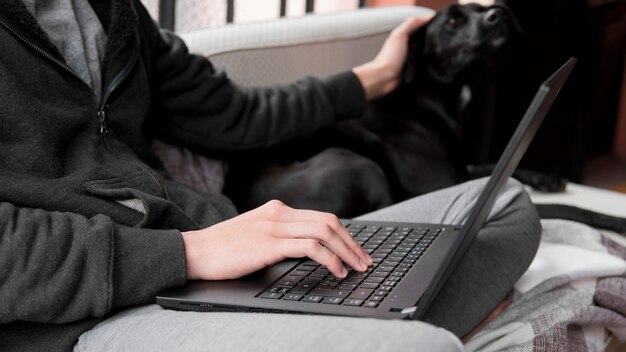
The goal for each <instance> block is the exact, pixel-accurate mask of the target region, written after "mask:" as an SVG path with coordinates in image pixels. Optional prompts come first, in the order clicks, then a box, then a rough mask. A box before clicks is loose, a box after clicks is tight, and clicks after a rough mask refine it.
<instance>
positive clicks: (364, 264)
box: [359, 259, 368, 270]
mask: <svg viewBox="0 0 626 352" xmlns="http://www.w3.org/2000/svg"><path fill="white" fill-rule="evenodd" d="M359 265H360V266H361V270H367V267H368V265H367V263H366V262H364V261H363V259H359Z"/></svg>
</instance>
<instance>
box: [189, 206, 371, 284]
mask: <svg viewBox="0 0 626 352" xmlns="http://www.w3.org/2000/svg"><path fill="white" fill-rule="evenodd" d="M183 242H184V245H185V256H186V259H187V278H188V279H203V280H224V279H235V278H239V277H242V276H244V275H247V274H250V273H252V272H255V271H257V270H259V269H262V268H264V267H266V266H269V265H272V264H274V263H277V262H279V261H281V260H284V259H287V258H300V257H309V258H310V259H312V260H314V261H316V262H318V263H320V264H322V265H324V266H325V267H327V268H328V270H330V272H331V273H332V274H333V275H335V276H337V277H345V276H346V275H347V273H348V272H347V270H346V268H345V267H344V266H343V265H342V263H341V261H342V260H343V261H344V262H345V263H346V264H348V265H350V266H351V267H352V268H353V269H355V270H358V271H365V270H366V269H367V267H368V266H369V265H371V264H372V259H371V258H370V256H369V255H368V254H367V253H365V252H364V251H363V249H362V248H361V247H360V246H359V245H358V243H356V241H354V239H353V238H352V236H350V233H349V232H348V231H347V230H346V228H345V227H344V226H343V225H342V224H341V222H340V221H339V219H338V218H337V217H336V216H334V215H332V214H328V213H322V212H317V211H312V210H297V209H293V208H290V207H288V206H286V205H285V204H283V203H281V202H280V201H276V200H274V201H270V202H268V203H266V204H265V205H263V206H261V207H259V208H257V209H254V210H252V211H249V212H247V213H244V214H241V215H239V216H237V217H234V218H232V219H230V220H226V221H224V222H221V223H218V224H216V225H213V226H211V227H208V228H205V229H202V230H198V231H189V232H183Z"/></svg>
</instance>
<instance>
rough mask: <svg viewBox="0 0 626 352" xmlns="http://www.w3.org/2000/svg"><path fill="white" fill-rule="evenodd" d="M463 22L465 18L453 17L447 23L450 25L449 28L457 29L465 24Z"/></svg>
mask: <svg viewBox="0 0 626 352" xmlns="http://www.w3.org/2000/svg"><path fill="white" fill-rule="evenodd" d="M463 21H464V18H463V17H461V16H451V17H450V18H448V20H447V21H446V25H448V26H449V27H457V26H459V25H461V24H463Z"/></svg>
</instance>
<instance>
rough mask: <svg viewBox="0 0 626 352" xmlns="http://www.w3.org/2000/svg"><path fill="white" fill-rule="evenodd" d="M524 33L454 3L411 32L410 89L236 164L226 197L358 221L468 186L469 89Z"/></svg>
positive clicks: (495, 14) (506, 18) (496, 12)
mask: <svg viewBox="0 0 626 352" xmlns="http://www.w3.org/2000/svg"><path fill="white" fill-rule="evenodd" d="M518 28H519V26H518V25H517V22H516V20H515V18H514V16H513V15H512V14H511V13H510V11H508V10H507V8H506V7H504V6H501V5H496V6H491V7H483V6H480V5H477V4H469V5H456V4H455V5H451V6H449V7H448V8H446V9H444V10H442V11H439V12H438V13H437V14H436V15H435V16H434V17H433V18H432V19H431V20H430V21H429V22H428V23H427V24H425V25H424V26H422V27H421V28H420V29H418V30H417V31H415V32H414V33H412V34H411V37H410V40H409V55H408V58H407V62H406V66H405V70H404V82H403V83H402V84H401V85H400V86H399V87H398V88H397V89H396V90H395V91H394V92H392V93H391V94H389V95H387V96H386V97H384V98H382V99H380V100H379V101H376V102H373V103H372V104H370V105H369V107H368V109H367V112H366V113H365V115H364V116H363V117H362V118H360V119H353V120H349V121H344V122H342V123H339V124H338V125H337V126H336V127H335V128H334V129H332V130H330V131H325V132H323V133H322V134H320V135H317V136H314V137H313V138H312V139H310V140H307V141H301V142H299V143H298V144H296V145H288V146H285V145H283V146H281V147H279V148H275V149H274V150H271V151H269V152H267V153H266V154H265V155H264V156H263V157H255V161H254V162H253V163H252V164H251V163H250V159H247V160H246V161H245V163H241V164H239V163H237V162H236V161H235V162H231V167H230V170H229V172H228V175H227V179H226V189H225V193H226V194H227V195H229V196H230V197H231V198H232V199H233V201H234V202H235V204H236V205H237V206H238V208H239V209H240V210H247V209H250V208H254V207H256V206H259V205H261V204H263V203H264V202H266V201H268V200H270V199H280V200H282V201H284V202H285V203H287V204H288V205H291V206H293V207H299V208H311V209H318V210H323V211H328V212H332V213H334V214H337V215H338V216H340V217H352V216H355V215H358V214H361V213H364V212H367V211H371V210H375V209H378V208H381V207H383V206H386V205H389V204H391V203H394V202H397V201H400V200H403V199H406V198H409V197H413V196H417V195H420V194H424V193H427V192H430V191H433V190H436V189H440V188H443V187H447V186H450V185H454V184H457V183H460V182H462V181H464V180H466V179H467V178H468V174H467V170H466V165H465V162H464V160H463V152H462V146H461V144H460V133H461V130H462V128H461V123H462V121H461V117H462V110H463V108H464V105H465V104H466V103H467V100H468V94H467V92H469V86H471V85H472V83H474V82H475V81H476V80H477V79H478V78H479V77H480V75H481V73H482V72H483V71H484V69H485V67H486V66H487V62H488V61H489V60H490V59H491V58H492V57H493V56H494V55H495V54H496V53H497V52H498V51H499V50H500V49H501V48H502V47H503V46H504V45H505V43H506V42H507V41H508V40H509V37H510V36H511V35H512V33H514V32H516V31H517V30H518Z"/></svg>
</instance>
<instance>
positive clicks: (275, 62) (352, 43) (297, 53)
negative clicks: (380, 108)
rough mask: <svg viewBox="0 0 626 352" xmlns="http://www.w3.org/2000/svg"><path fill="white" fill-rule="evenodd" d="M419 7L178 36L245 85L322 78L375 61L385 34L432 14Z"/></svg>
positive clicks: (328, 15) (356, 12)
mask: <svg viewBox="0 0 626 352" xmlns="http://www.w3.org/2000/svg"><path fill="white" fill-rule="evenodd" d="M432 12H433V11H432V10H431V9H427V8H424V7H417V6H397V7H382V8H369V9H360V10H355V11H346V12H340V13H334V14H324V15H307V16H303V17H299V18H284V19H279V20H275V21H269V22H260V23H253V24H240V25H226V26H223V27H218V28H209V29H203V30H199V31H195V32H192V33H187V34H184V35H182V37H183V39H184V40H185V42H186V43H187V45H188V46H189V48H190V51H191V52H193V53H196V54H201V55H204V56H207V57H208V58H209V59H210V60H211V62H213V64H214V65H215V66H216V67H217V68H218V69H221V70H225V71H226V73H227V74H228V75H229V77H231V78H232V79H233V80H234V81H235V82H237V83H239V84H241V85H246V86H258V85H269V84H276V83H287V82H292V81H294V80H296V79H298V78H301V77H304V76H310V75H312V76H325V75H328V74H332V73H336V72H340V71H343V70H348V69H350V68H352V67H354V66H356V65H359V64H362V63H364V62H366V61H368V60H371V59H372V58H374V56H375V55H376V53H378V51H379V50H380V48H381V46H382V44H383V42H384V40H385V38H386V37H387V35H388V34H389V32H390V31H391V30H392V29H393V28H395V27H396V26H398V25H399V24H400V23H401V22H402V21H404V20H405V19H406V18H408V17H410V16H415V15H418V14H431V13H432Z"/></svg>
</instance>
